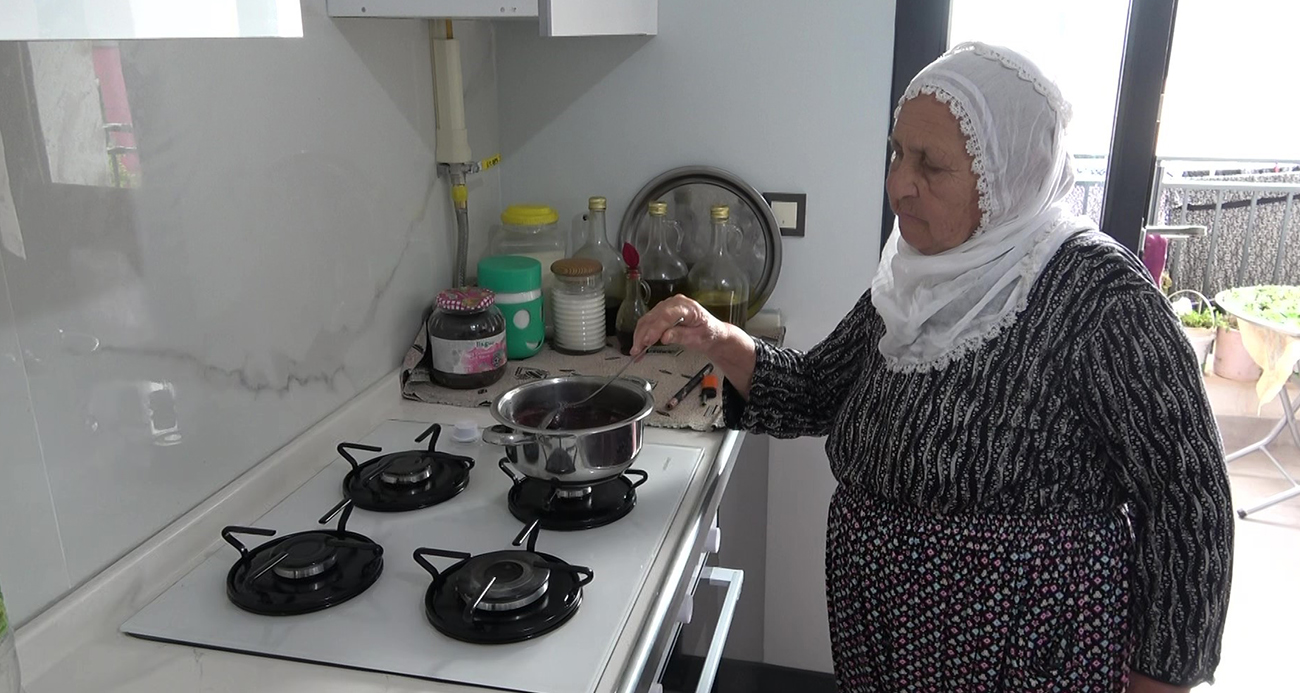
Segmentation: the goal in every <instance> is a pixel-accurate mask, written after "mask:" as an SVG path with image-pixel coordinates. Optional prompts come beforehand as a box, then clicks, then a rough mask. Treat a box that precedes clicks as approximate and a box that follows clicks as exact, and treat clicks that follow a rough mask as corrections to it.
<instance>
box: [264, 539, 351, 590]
mask: <svg viewBox="0 0 1300 693" xmlns="http://www.w3.org/2000/svg"><path fill="white" fill-rule="evenodd" d="M333 538H334V535H332V534H330V533H328V532H301V533H298V534H293V535H290V536H287V537H285V538H284V540H283V541H281V542H280V545H279V547H278V548H277V549H276V552H277V554H278V555H279V556H280V558H279V559H277V560H276V561H275V563H274V565H273V566H272V567H271V570H273V571H275V574H276V575H279V576H280V577H282V578H284V579H286V580H302V579H305V578H310V577H316V576H317V575H320V574H321V573H323V572H325V571H327V570H329V569H330V568H333V567H334V565H335V564H336V563H338V549H336V548H335V547H333V546H330V545H329V543H328V542H329V540H330V539H333Z"/></svg>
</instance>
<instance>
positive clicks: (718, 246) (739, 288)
mask: <svg viewBox="0 0 1300 693" xmlns="http://www.w3.org/2000/svg"><path fill="white" fill-rule="evenodd" d="M709 218H710V221H711V237H710V245H709V248H710V250H709V253H708V254H707V255H705V256H704V259H703V260H701V261H700V262H699V263H698V264H696V265H695V267H694V268H692V269H691V272H690V275H689V276H688V278H687V293H688V295H689V296H690V297H691V298H693V299H695V301H696V302H697V303H699V304H700V305H701V306H703V307H704V308H705V310H708V311H709V312H710V313H712V314H713V316H714V317H716V318H717V319H719V320H721V321H723V322H728V323H731V324H732V325H735V326H736V327H739V328H742V329H744V327H745V322H746V320H748V319H749V290H750V284H749V275H747V274H746V273H745V270H744V269H742V268H741V267H740V265H738V264H737V263H736V261H735V260H733V259H731V255H730V254H729V253H727V245H728V241H729V240H730V239H731V238H733V237H735V236H738V235H739V233H740V230H739V229H737V228H736V227H735V226H733V225H732V224H731V208H729V207H727V206H726V205H715V206H714V207H713V208H712V209H710V210H709Z"/></svg>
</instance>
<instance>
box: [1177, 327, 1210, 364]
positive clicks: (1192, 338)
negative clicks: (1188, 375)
mask: <svg viewBox="0 0 1300 693" xmlns="http://www.w3.org/2000/svg"><path fill="white" fill-rule="evenodd" d="M1183 334H1184V335H1187V341H1189V342H1191V343H1192V348H1193V349H1195V350H1196V365H1197V367H1199V368H1200V369H1201V371H1202V372H1204V371H1205V359H1206V357H1207V356H1209V355H1210V347H1211V346H1212V345H1213V344H1214V329H1213V328H1210V327H1184V328H1183Z"/></svg>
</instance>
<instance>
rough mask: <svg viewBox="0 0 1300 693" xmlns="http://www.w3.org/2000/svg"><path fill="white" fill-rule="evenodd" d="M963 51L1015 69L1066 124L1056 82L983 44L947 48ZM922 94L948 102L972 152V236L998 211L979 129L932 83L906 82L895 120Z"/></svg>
mask: <svg viewBox="0 0 1300 693" xmlns="http://www.w3.org/2000/svg"><path fill="white" fill-rule="evenodd" d="M962 51H970V52H972V53H974V54H975V55H978V56H980V57H982V58H986V59H988V60H993V61H996V62H998V63H1001V64H1002V66H1003V67H1005V68H1007V69H1008V70H1012V71H1014V72H1015V73H1016V76H1018V77H1019V78H1020V79H1022V80H1024V81H1026V82H1028V83H1029V84H1030V85H1031V86H1033V88H1034V91H1036V92H1038V93H1039V94H1041V95H1043V97H1044V98H1046V99H1047V104H1048V106H1050V107H1051V109H1052V111H1053V112H1054V113H1056V116H1057V118H1059V119H1060V120H1061V127H1062V128H1063V129H1064V127H1065V126H1066V125H1068V124H1069V122H1070V117H1071V115H1072V109H1071V108H1070V103H1069V102H1068V101H1066V100H1065V97H1064V96H1063V95H1062V94H1061V90H1060V88H1059V87H1057V86H1056V85H1055V84H1053V83H1052V82H1048V81H1044V80H1042V79H1039V78H1038V77H1036V76H1035V75H1034V74H1033V72H1031V71H1030V70H1029V68H1028V67H1026V66H1025V65H1024V64H1023V63H1021V62H1020V61H1019V60H1016V59H1015V58H1012V57H1010V56H1007V55H1004V54H1003V53H1000V52H998V51H997V50H994V49H993V48H992V47H991V46H988V45H985V44H981V43H971V42H967V43H961V44H958V45H956V46H954V47H953V48H952V49H950V50H949V51H948V53H947V55H951V54H953V53H959V52H962ZM921 94H926V95H928V96H933V97H934V98H935V99H936V100H937V101H939V102H940V103H943V104H947V106H948V110H949V111H951V112H952V115H953V117H954V118H956V119H957V124H958V125H960V126H961V132H962V134H963V135H965V136H966V153H967V154H970V155H971V164H970V170H971V172H972V173H974V174H975V177H976V182H975V186H976V190H977V192H978V193H979V208H980V223H979V225H978V226H976V227H975V231H974V233H972V234H971V237H972V238H974V237H975V236H978V235H979V234H980V233H981V232H982V231H984V229H985V228H987V227H988V224H989V219H990V218H991V217H992V216H994V215H995V214H997V212H998V211H1000V210H999V209H998V204H997V200H996V199H995V198H994V197H993V181H992V180H991V178H990V176H991V175H992V174H991V173H989V171H988V167H987V166H986V165H985V162H984V145H983V143H981V142H980V139H979V136H978V133H977V132H976V130H975V123H974V121H972V120H971V117H970V115H969V114H968V113H966V107H965V106H962V104H961V100H960V99H957V98H955V97H954V96H953V95H952V94H949V93H948V92H946V91H944V90H943V89H940V88H939V87H936V86H934V85H933V84H919V85H918V84H913V85H911V86H909V87H908V88H907V90H906V91H904V92H903V96H902V97H901V98H900V99H899V100H898V106H896V107H895V108H894V121H895V122H897V121H898V112H899V111H900V110H902V108H903V103H905V102H907V101H909V100H911V99H914V98H916V97H917V96H920V95H921Z"/></svg>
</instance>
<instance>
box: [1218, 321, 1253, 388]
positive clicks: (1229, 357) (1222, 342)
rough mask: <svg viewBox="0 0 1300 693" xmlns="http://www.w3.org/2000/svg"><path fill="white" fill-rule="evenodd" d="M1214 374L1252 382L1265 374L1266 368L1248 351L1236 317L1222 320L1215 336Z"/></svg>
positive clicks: (1229, 378)
mask: <svg viewBox="0 0 1300 693" xmlns="http://www.w3.org/2000/svg"><path fill="white" fill-rule="evenodd" d="M1214 374H1215V375H1217V376H1219V377H1220V378H1227V379H1228V380H1244V381H1252V382H1253V381H1255V380H1259V377H1260V376H1261V375H1264V369H1262V368H1260V367H1259V364H1257V363H1255V359H1253V358H1251V356H1250V352H1248V351H1246V343H1245V342H1243V341H1242V340H1241V330H1239V329H1237V319H1236V318H1234V317H1228V318H1227V319H1226V320H1223V321H1221V322H1220V324H1219V326H1218V333H1217V334H1216V335H1215V337H1214Z"/></svg>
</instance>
